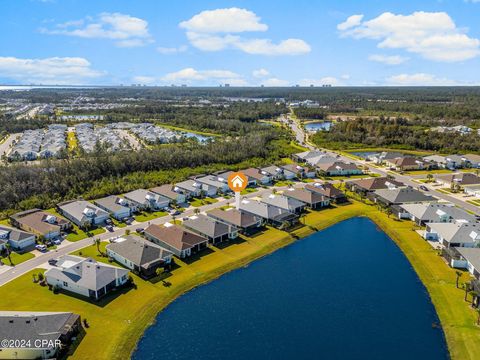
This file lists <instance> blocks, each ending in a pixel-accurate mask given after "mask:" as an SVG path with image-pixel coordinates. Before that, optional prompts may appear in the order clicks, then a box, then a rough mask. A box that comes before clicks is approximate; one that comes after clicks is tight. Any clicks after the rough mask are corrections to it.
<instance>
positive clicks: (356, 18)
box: [337, 15, 363, 31]
mask: <svg viewBox="0 0 480 360" xmlns="http://www.w3.org/2000/svg"><path fill="white" fill-rule="evenodd" d="M362 19H363V15H352V16H350V17H348V18H347V20H345V21H344V22H343V23H340V24H338V25H337V29H338V30H340V31H344V30H347V29H350V28H352V27H354V26H358V25H360V24H361V23H362Z"/></svg>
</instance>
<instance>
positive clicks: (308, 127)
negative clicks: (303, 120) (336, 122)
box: [305, 121, 332, 131]
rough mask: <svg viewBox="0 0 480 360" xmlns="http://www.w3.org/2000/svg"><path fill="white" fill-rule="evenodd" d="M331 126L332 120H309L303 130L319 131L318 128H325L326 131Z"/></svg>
mask: <svg viewBox="0 0 480 360" xmlns="http://www.w3.org/2000/svg"><path fill="white" fill-rule="evenodd" d="M331 127H332V122H331V121H319V122H311V123H308V124H305V130H307V131H319V130H325V131H328V130H330V128H331Z"/></svg>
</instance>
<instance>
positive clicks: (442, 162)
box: [423, 155, 455, 169]
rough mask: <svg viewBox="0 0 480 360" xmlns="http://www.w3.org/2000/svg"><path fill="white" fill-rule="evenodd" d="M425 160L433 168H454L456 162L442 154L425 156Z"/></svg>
mask: <svg viewBox="0 0 480 360" xmlns="http://www.w3.org/2000/svg"><path fill="white" fill-rule="evenodd" d="M423 161H425V162H426V163H428V164H429V167H431V168H439V169H454V168H455V167H454V166H455V164H453V163H450V162H448V160H447V158H446V157H445V156H442V155H429V156H424V157H423Z"/></svg>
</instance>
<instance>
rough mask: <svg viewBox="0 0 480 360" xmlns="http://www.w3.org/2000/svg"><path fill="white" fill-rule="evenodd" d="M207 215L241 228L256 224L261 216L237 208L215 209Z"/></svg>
mask: <svg viewBox="0 0 480 360" xmlns="http://www.w3.org/2000/svg"><path fill="white" fill-rule="evenodd" d="M207 215H208V216H211V217H214V218H217V219H219V220H220V221H224V222H226V223H227V224H230V225H233V226H237V227H240V228H246V227H249V226H253V225H256V224H257V223H258V222H259V221H260V218H259V217H256V216H254V215H251V214H247V213H246V212H244V211H240V210H237V209H227V210H221V209H215V210H212V211H209V212H208V213H207Z"/></svg>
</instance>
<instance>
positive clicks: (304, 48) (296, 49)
mask: <svg viewBox="0 0 480 360" xmlns="http://www.w3.org/2000/svg"><path fill="white" fill-rule="evenodd" d="M233 45H234V46H235V47H236V48H238V49H240V50H243V51H244V52H246V53H247V54H255V55H272V56H275V55H301V54H307V53H309V52H310V51H311V48H310V45H308V44H307V43H306V42H305V41H303V40H300V39H287V40H282V41H280V42H279V43H278V44H274V43H273V42H272V41H271V40H270V39H252V40H241V41H239V42H237V43H235V44H233Z"/></svg>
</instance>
